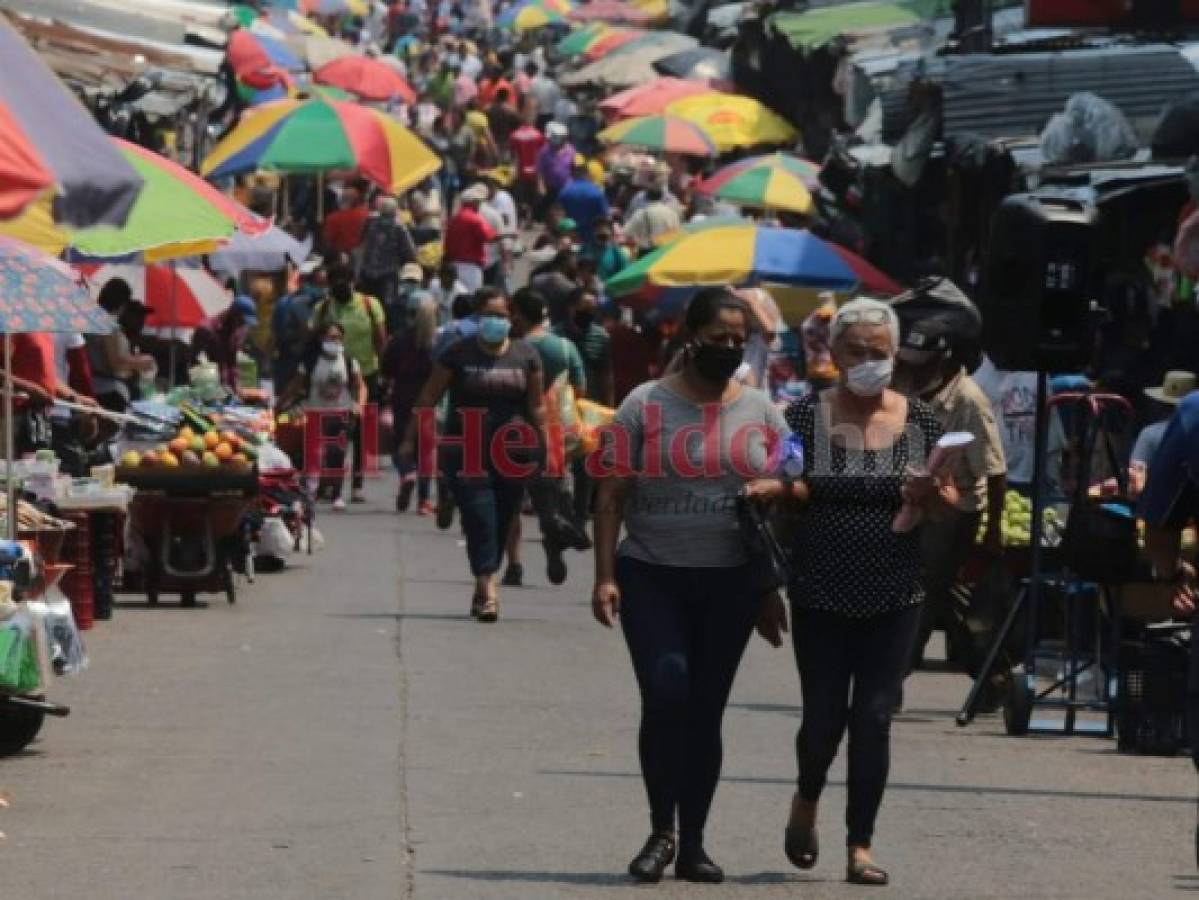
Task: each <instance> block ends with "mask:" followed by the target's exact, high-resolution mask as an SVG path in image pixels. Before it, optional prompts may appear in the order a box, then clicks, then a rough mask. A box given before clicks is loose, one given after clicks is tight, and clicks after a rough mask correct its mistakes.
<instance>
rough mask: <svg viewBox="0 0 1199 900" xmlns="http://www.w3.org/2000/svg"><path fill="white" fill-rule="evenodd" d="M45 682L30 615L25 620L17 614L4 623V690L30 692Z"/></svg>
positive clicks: (0, 632)
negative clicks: (30, 624)
mask: <svg viewBox="0 0 1199 900" xmlns="http://www.w3.org/2000/svg"><path fill="white" fill-rule="evenodd" d="M41 685H42V674H41V670H40V668H39V666H38V659H37V644H36V641H35V640H34V637H33V632H32V630H31V628H30V627H29V619H28V615H27V614H26V616H25V619H24V621H19V620H18V619H17V618H15V617H14V618H13V619H10V620H9V621H8V622H6V623H5V624H4V625H3V626H2V627H0V690H3V691H8V692H10V693H14V694H28V693H32V692H34V691H36V690H37V689H38V688H39V687H41Z"/></svg>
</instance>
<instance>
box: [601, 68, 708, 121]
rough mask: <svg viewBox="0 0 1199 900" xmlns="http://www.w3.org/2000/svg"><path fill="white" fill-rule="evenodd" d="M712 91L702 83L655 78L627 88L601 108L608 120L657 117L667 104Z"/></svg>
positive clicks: (605, 102) (614, 95)
mask: <svg viewBox="0 0 1199 900" xmlns="http://www.w3.org/2000/svg"><path fill="white" fill-rule="evenodd" d="M711 90H712V89H711V88H710V87H708V86H707V85H706V84H704V83H703V82H700V81H685V80H684V79H682V78H670V77H663V78H655V79H654V80H653V81H650V82H648V83H646V84H639V85H637V86H636V87H631V88H628V89H627V90H623V91H620V92H619V93H616V94H613V95H612V96H611V97H609V98H608V99H607V100H604V101H603V102H602V103H600V105H599V106H600V109H602V110H603V111H604V115H606V116H607V117H608V120H609V121H612V120H615V119H631V118H634V117H636V116H656V115H658V114H659V113H661V112H663V111H664V110H665V109H666V105H667V104H668V103H673V102H674V101H675V100H681V99H682V98H684V97H690V96H692V95H693V94H705V93H709V92H710V91H711Z"/></svg>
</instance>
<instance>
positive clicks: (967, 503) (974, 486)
mask: <svg viewBox="0 0 1199 900" xmlns="http://www.w3.org/2000/svg"><path fill="white" fill-rule="evenodd" d="M961 338H962V335H961V334H960V332H959V330H958V329H955V327H954V323H953V320H952V319H950V318H948V317H944V316H937V315H933V316H929V317H928V318H925V319H922V320H921V321H919V322H916V323H915V324H914V325H913V326H912V327H911V329H910V330H909V331H908V334H907V335H906V336H905V337H904V339H903V342H902V344H901V346H900V350H899V356H898V362H899V366H898V369H897V372H896V387H897V388H899V389H900V390H902V391H903V392H904V393H906V394H908V395H909V396H912V397H919V398H920V399H921V400H923V401H924V402H926V403H927V404H928V405H929V406H931V407H932V410H933V412H934V413H935V414H936V416H937V419H938V421H939V422H940V423H941V427H942V428H943V429H944V430H945V431H946V432H954V431H961V432H968V433H969V434H971V435H973V436H974V443H972V444H970V446H969V447H967V448H966V451H965V453H963V454H961V456H960V457H959V459H958V462H957V465H956V467H955V469H954V472H953V476H954V482H955V483H956V485H957V489H958V495H959V500H958V503H957V507H956V509H955V510H954V511H953V512H952V514H949V515H946V516H945V517H944V518H942V519H940V520H938V521H931V522H928V523H927V524H926V525H925V527H924V530H923V533H922V535H921V545H922V548H921V549H922V555H923V557H924V589H925V595H926V602H925V604H924V612H923V615H922V617H921V624H920V632H919V636H918V638H917V641H916V647H915V656H914V662H916V663H919V661H920V660H921V659H922V658H923V656H924V648H925V646H926V645H927V644H928V639H929V637H930V635H931V634H932V631H933V629H934V628H935V627H937V626H938V625H942V626H943V627H944V628H945V630H946V636H947V638H949V639H950V642H951V644H952V639H953V638H954V637H955V636H959V637H960V635H957V630H956V629H955V628H954V627H953V623H954V618H953V616H952V615H951V613H950V606H951V603H952V596H951V593H950V589H951V588H952V587H953V583H954V581H955V579H956V578H957V573H958V570H960V569H961V567H962V564H963V563H964V562H965V561H966V558H967V557H968V556H969V555H970V552H971V550H972V549H973V547H974V544H975V537H976V535H977V534H978V529H979V522H980V519H981V518H982V516H983V512H984V510H985V512H986V519H987V524H986V529H985V531H984V532H983V537H982V546H983V549H984V550H985V551H986V552H987V553H989V554H991V555H993V556H998V555H999V554H1001V553H1002V552H1003V540H1002V537H1001V532H1000V526H1001V524H1002V521H1003V508H1004V496H1005V494H1006V493H1007V462H1006V460H1005V458H1004V455H1003V438H1002V437H1001V436H1000V434H999V427H998V425H997V424H996V422H995V414H994V412H993V411H992V409H991V402H990V401H989V400H988V399H987V395H986V394H984V393H983V392H982V389H981V388H980V387H979V386H978V385H977V384H976V383H975V381H974V379H973V378H971V377H970V375H969V374H968V373H967V371H966V368H965V366H964V365H962V362H961V356H962V351H961Z"/></svg>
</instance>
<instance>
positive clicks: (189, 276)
mask: <svg viewBox="0 0 1199 900" xmlns="http://www.w3.org/2000/svg"><path fill="white" fill-rule="evenodd" d="M77 268H78V269H79V271H81V272H82V273H83V274H84V275H86V276H87V281H88V288H89V290H91V292H92V293H93V295H96V296H98V295H99V293H100V288H102V287H103V286H104V285H105V284H107V283H108V282H109V281H110V280H112V279H113V278H123V279H125V281H127V282H128V283H129V287H130V288H132V289H133V296H134V297H136V298H137V299H139V300H141V301H142V302H143V303H145V304H146V306H147V307H148V308H149V310H150V312H149V315H148V316H147V318H146V326H147V330H153V331H156V332H159V333H163V332H170V331H173V330H174V329H178V328H183V329H191V328H195V327H196V326H197V325H199V324H200V322H201V321H203V320H204V319H207V318H209V317H211V316H215V315H217V314H218V313H221V312H224V311H225V310H226V309H227V308H228V307H229V304H230V302H231V299H232V298H230V296H229V293H228V291H226V290H225V287H224V285H222V284H221V283H220V282H219V281H217V280H216V279H215V278H213V277H212V276H211V275H210V274H208V272H206V271H205V270H204V269H201V268H199V267H198V266H197V267H188V266H173V265H157V266H140V265H113V264H109V265H96V264H90V265H80V266H77ZM93 305H94V304H93Z"/></svg>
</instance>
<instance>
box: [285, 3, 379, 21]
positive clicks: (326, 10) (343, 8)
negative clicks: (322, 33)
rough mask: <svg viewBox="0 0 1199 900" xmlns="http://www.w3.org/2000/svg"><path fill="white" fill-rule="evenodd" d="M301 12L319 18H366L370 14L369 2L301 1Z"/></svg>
mask: <svg viewBox="0 0 1199 900" xmlns="http://www.w3.org/2000/svg"><path fill="white" fill-rule="evenodd" d="M299 9H300V11H301V12H305V13H308V14H309V15H317V16H341V15H345V14H346V13H349V14H350V15H352V16H362V17H363V18H365V17H366V16H368V15H369V14H370V3H369V2H368V0H300V6H299Z"/></svg>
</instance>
